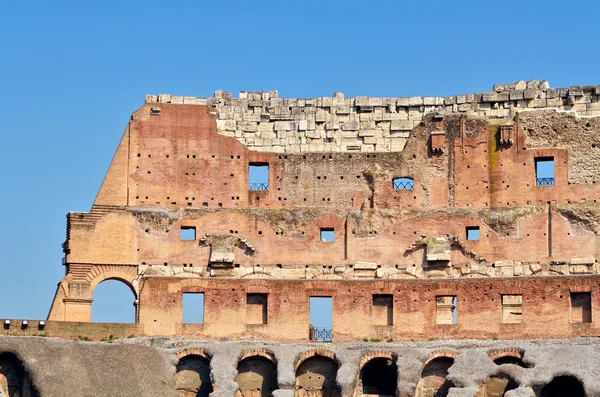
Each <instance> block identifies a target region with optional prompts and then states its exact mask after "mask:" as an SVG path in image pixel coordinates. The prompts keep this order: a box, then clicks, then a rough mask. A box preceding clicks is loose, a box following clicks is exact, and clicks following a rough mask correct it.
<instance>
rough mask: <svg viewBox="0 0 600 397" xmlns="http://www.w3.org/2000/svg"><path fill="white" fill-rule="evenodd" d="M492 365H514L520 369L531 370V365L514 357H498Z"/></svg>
mask: <svg viewBox="0 0 600 397" xmlns="http://www.w3.org/2000/svg"><path fill="white" fill-rule="evenodd" d="M494 364H496V365H504V364H514V365H518V366H519V367H522V368H531V364H528V363H526V362H525V361H523V360H521V359H520V358H519V357H514V356H502V357H498V358H497V359H495V360H494Z"/></svg>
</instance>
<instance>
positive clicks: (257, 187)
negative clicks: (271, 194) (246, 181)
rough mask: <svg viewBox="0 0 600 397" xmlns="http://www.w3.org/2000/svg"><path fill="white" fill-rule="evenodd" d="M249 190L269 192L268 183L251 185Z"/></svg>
mask: <svg viewBox="0 0 600 397" xmlns="http://www.w3.org/2000/svg"><path fill="white" fill-rule="evenodd" d="M248 190H269V184H268V183H251V184H250V186H248Z"/></svg>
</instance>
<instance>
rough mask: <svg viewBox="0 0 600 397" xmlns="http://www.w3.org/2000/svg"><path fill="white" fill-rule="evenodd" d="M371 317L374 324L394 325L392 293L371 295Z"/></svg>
mask: <svg viewBox="0 0 600 397" xmlns="http://www.w3.org/2000/svg"><path fill="white" fill-rule="evenodd" d="M371 319H372V321H373V324H374V325H394V297H393V295H384V294H377V295H373V309H372V311H371Z"/></svg>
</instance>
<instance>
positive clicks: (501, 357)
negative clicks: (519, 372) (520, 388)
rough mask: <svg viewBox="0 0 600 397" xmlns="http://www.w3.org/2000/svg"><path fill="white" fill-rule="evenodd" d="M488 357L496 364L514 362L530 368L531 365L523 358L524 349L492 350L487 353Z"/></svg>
mask: <svg viewBox="0 0 600 397" xmlns="http://www.w3.org/2000/svg"><path fill="white" fill-rule="evenodd" d="M488 354H489V356H490V359H491V360H492V361H493V362H494V364H496V365H504V364H514V365H518V366H519V367H522V368H531V367H532V365H531V364H530V363H528V362H526V361H524V360H523V356H524V354H525V352H524V351H522V350H519V349H502V350H493V351H490V352H489V353H488Z"/></svg>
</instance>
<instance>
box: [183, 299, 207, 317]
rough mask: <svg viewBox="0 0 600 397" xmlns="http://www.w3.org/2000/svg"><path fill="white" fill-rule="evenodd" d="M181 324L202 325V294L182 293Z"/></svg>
mask: <svg viewBox="0 0 600 397" xmlns="http://www.w3.org/2000/svg"><path fill="white" fill-rule="evenodd" d="M183 323H184V324H204V293H183Z"/></svg>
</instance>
